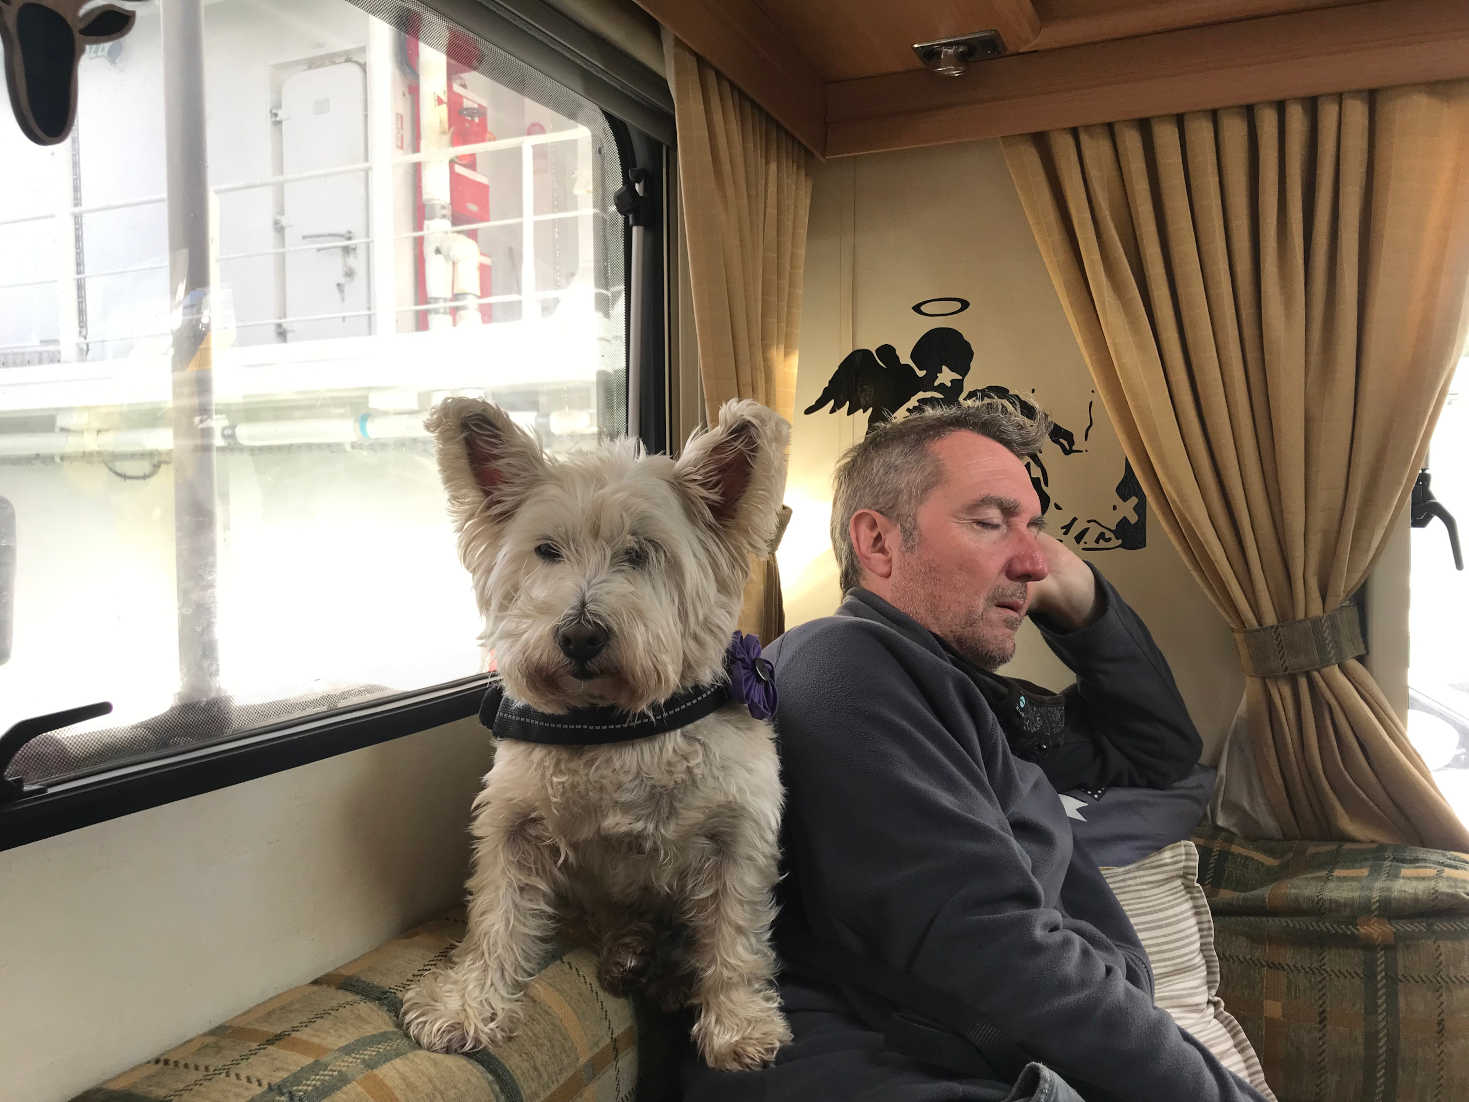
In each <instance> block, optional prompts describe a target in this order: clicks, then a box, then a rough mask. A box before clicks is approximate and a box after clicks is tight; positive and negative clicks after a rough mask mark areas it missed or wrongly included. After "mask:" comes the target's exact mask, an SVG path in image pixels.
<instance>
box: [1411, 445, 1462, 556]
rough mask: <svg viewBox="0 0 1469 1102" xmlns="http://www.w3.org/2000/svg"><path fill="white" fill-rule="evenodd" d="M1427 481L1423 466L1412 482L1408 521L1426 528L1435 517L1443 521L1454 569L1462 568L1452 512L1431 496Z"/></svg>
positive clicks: (1427, 476) (1456, 529)
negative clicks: (1447, 531) (1451, 552)
mask: <svg viewBox="0 0 1469 1102" xmlns="http://www.w3.org/2000/svg"><path fill="white" fill-rule="evenodd" d="M1428 481H1429V475H1428V468H1427V467H1424V468H1423V469H1422V470H1421V471H1419V472H1418V480H1417V481H1416V482H1414V483H1413V497H1412V500H1411V501H1410V502H1409V504H1408V522H1409V523H1410V524H1411V525H1412V526H1413V527H1414V528H1427V527H1428V526H1429V525H1430V524H1432V523H1433V520H1434V518H1435V517H1437V518H1438V519H1439V520H1441V521H1443V524H1444V527H1445V528H1447V529H1448V530H1449V549H1450V550H1451V551H1453V553H1454V569H1455V570H1463V569H1464V555H1463V553H1462V552H1460V550H1459V526H1458V524H1456V523H1455V522H1454V514H1453V513H1451V512H1449V511H1448V510H1447V509H1445V508H1444V506H1443V502H1441V501H1439V500H1438V498H1436V497H1434V496H1433V491H1432V490H1431V489H1429V487H1428Z"/></svg>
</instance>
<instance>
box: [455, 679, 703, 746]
mask: <svg viewBox="0 0 1469 1102" xmlns="http://www.w3.org/2000/svg"><path fill="white" fill-rule="evenodd" d="M729 701H730V691H729V686H728V685H727V684H725V683H723V682H716V683H714V684H712V685H696V686H695V687H694V688H692V689H684V690H683V691H681V692H677V693H674V694H673V696H671V697H669V698H668V699H667V700H665V701H662V702H661V703H659V704H655V705H653V707H652V708H650V709H648V711H647V712H644V713H641V714H639V715H636V716H632V715H628V713H626V712H624V711H622V710H621V709H619V708H577V709H576V710H574V711H570V712H559V713H551V712H540V711H537V710H536V709H534V708H532V707H531V706H530V705H529V704H524V703H522V702H521V701H519V700H512V699H511V698H510V697H508V696H506V695H505V689H504V686H503V685H502V684H501V682H500V680H499V679H498V678H491V679H490V686H489V690H488V691H487V692H486V693H485V699H484V703H483V704H481V705H480V709H479V721H480V722H481V723H483V724H484V725H485V726H486V727H488V728H490V729H491V730H492V731H494V733H495V737H496V738H501V739H507V738H508V739H515V740H517V741H519V742H539V743H542V744H544V745H547V746H605V745H606V744H608V743H612V742H631V741H632V740H633V739H640V738H648V737H649V736H651V735H661V734H662V733H663V732H665V731H672V730H673V729H674V728H676V727H686V726H688V725H689V724H690V723H693V722H694V721H695V720H698V719H703V718H704V717H705V716H707V715H712V714H713V713H714V712H717V711H718V710H719V709H720V708H723V707H724V706H725V705H726V704H728V703H729Z"/></svg>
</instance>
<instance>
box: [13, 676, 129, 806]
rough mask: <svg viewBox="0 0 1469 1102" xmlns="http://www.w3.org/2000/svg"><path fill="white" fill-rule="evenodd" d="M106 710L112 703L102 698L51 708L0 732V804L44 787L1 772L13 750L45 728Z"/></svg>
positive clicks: (15, 752)
mask: <svg viewBox="0 0 1469 1102" xmlns="http://www.w3.org/2000/svg"><path fill="white" fill-rule="evenodd" d="M110 711H112V705H111V704H110V703H108V702H107V701H105V700H103V701H100V702H98V703H96V704H83V705H82V706H81V707H79V708H67V709H66V710H65V711H62V712H51V713H50V714H49V715H44V716H32V717H31V718H30V719H23V720H21V721H20V722H19V723H17V724H16V725H15V726H14V727H12V728H11V729H10V730H8V731H6V732H5V734H3V735H0V806H3V805H4V804H8V803H11V802H13V801H15V800H18V799H20V798H21V797H22V796H33V795H35V794H36V793H38V792H44V791H46V788H45V786H44V785H34V784H26V782H25V780H24V779H23V778H21V777H8V776H6V775H5V771H6V770H7V769H9V768H10V763H11V761H13V760H14V758H15V755H16V754H18V753H20V748H21V747H22V746H24V745H25V744H26V743H28V742H30V741H31V739H33V738H35V737H36V736H37V735H44V734H45V733H46V732H47V731H54V730H56V729H57V728H58V727H69V726H71V725H72V724H73V723H80V722H82V720H84V719H95V718H96V717H97V716H105V715H106V714H107V713H108V712H110Z"/></svg>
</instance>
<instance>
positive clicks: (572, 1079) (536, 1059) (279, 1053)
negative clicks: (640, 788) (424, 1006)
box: [78, 911, 675, 1102]
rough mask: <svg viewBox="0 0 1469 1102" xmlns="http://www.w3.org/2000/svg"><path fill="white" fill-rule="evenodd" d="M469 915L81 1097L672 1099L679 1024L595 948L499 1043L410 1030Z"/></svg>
mask: <svg viewBox="0 0 1469 1102" xmlns="http://www.w3.org/2000/svg"><path fill="white" fill-rule="evenodd" d="M463 933H464V919H463V912H462V911H460V912H458V913H451V914H450V915H448V916H446V917H444V918H441V919H439V920H436V921H433V922H429V923H427V924H425V925H423V926H420V927H419V928H417V929H415V930H411V931H409V932H408V933H406V934H404V935H403V936H401V937H398V938H395V939H393V940H392V941H390V942H388V943H387V944H385V945H382V946H380V947H379V948H377V949H375V950H373V951H372V952H371V953H368V954H367V955H366V956H364V957H360V958H359V959H357V960H355V961H353V962H352V963H351V964H347V965H344V966H342V967H341V968H339V969H337V970H336V971H334V972H328V973H327V974H326V975H324V976H320V977H318V978H317V979H315V980H313V981H312V982H311V983H309V984H306V985H305V986H303V987H297V988H294V989H292V990H290V991H287V992H285V993H283V994H281V995H277V996H276V997H275V998H273V999H269V1000H267V1001H266V1002H263V1003H261V1004H260V1005H259V1006H257V1007H255V1008H254V1009H252V1010H247V1011H246V1012H245V1013H243V1014H241V1015H239V1016H238V1017H236V1018H233V1019H231V1020H230V1021H228V1022H226V1023H225V1024H224V1025H221V1026H218V1027H216V1028H214V1029H211V1030H209V1031H208V1032H207V1033H204V1034H201V1035H200V1036H198V1037H195V1038H194V1039H193V1040H191V1041H186V1042H185V1043H184V1044H182V1045H179V1046H178V1047H177V1048H174V1049H171V1050H169V1051H168V1052H166V1053H164V1054H163V1055H162V1056H159V1057H157V1058H155V1059H153V1060H150V1061H148V1062H147V1063H145V1064H139V1065H138V1066H137V1067H135V1068H133V1069H132V1070H131V1071H127V1072H124V1073H123V1074H122V1075H119V1076H117V1077H116V1078H114V1079H112V1080H110V1081H109V1082H107V1083H105V1084H104V1085H102V1086H100V1087H95V1088H93V1089H92V1090H89V1091H87V1092H86V1093H84V1094H82V1095H79V1096H78V1098H79V1099H84V1100H86V1102H158V1100H162V1099H168V1100H170V1102H174V1100H178V1102H244V1100H245V1099H253V1098H267V1099H272V1100H280V1102H324V1100H326V1099H332V1100H334V1102H359V1100H360V1102H429V1100H434V1102H634V1100H636V1102H666V1100H667V1099H669V1098H670V1097H671V1096H672V1094H673V1084H674V1081H675V1077H674V1069H673V1067H672V1060H673V1052H672V1049H671V1045H672V1039H673V1034H672V1031H671V1030H670V1028H669V1026H668V1024H667V1022H666V1021H665V1020H663V1019H661V1018H659V1017H657V1016H656V1015H654V1014H651V1013H647V1012H645V1011H644V1010H643V1009H642V1007H641V1006H639V1005H637V1004H635V1003H633V1002H631V1001H629V1000H627V999H619V998H614V997H613V996H611V995H609V994H607V992H606V991H604V990H602V989H601V988H600V987H599V986H598V984H597V980H596V973H597V966H596V961H595V959H594V958H593V956H592V955H591V954H590V953H589V952H586V951H585V950H572V951H570V952H568V953H565V954H563V955H561V956H558V957H556V958H555V959H554V960H552V961H550V962H549V963H548V964H547V965H546V967H545V968H544V969H543V970H542V972H541V974H540V975H539V976H537V977H536V979H535V980H534V981H533V982H532V984H531V986H530V989H529V992H528V996H527V997H528V1003H529V1005H528V1008H527V1018H526V1024H525V1026H524V1027H523V1028H522V1030H521V1031H520V1033H519V1034H517V1036H516V1037H514V1038H513V1039H512V1040H511V1041H510V1042H508V1043H507V1044H506V1045H504V1046H503V1047H502V1048H501V1049H499V1050H497V1051H495V1052H477V1053H473V1054H471V1055H468V1056H444V1055H440V1054H437V1053H432V1052H426V1051H424V1050H423V1049H421V1048H419V1047H418V1046H417V1045H416V1044H414V1042H413V1041H412V1040H411V1039H410V1038H409V1037H408V1035H407V1034H405V1033H404V1032H403V1031H402V1030H401V1029H399V1027H398V1011H399V1008H400V1007H401V1005H402V997H403V993H404V992H405V991H406V990H407V989H408V988H409V986H410V985H411V984H412V983H413V982H414V981H415V980H417V979H418V977H419V976H422V975H424V974H425V973H426V972H428V971H429V969H430V968H432V967H434V966H436V965H437V964H439V963H440V962H441V961H442V960H444V959H445V958H447V956H448V953H449V949H450V948H451V947H452V946H453V945H454V943H455V942H456V941H458V940H459V938H460V936H461V935H462V934H463Z"/></svg>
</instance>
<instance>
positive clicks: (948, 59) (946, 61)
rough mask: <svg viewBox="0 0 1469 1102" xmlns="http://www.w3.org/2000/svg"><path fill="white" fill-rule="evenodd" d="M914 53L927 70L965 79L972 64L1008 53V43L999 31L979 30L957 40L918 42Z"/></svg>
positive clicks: (963, 35) (962, 35)
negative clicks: (1006, 43) (1006, 50)
mask: <svg viewBox="0 0 1469 1102" xmlns="http://www.w3.org/2000/svg"><path fill="white" fill-rule="evenodd" d="M913 52H914V53H915V54H917V55H918V60H919V61H921V62H923V64H924V66H925V67H926V68H929V69H932V70H933V71H934V72H935V73H938V74H940V75H941V76H946V77H962V76H963V75H964V74H965V72H967V71H968V69H969V65H970V63H971V62H975V61H985V60H987V59H989V58H992V57H999V56H1001V55H1002V54H1003V53H1004V52H1005V43H1004V41H1003V40H1002V39H1001V38H1000V32H999V31H979V32H977V33H975V34H961V35H958V36H956V37H954V38H941V39H939V40H938V41H937V42H915V43H914V44H913Z"/></svg>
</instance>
